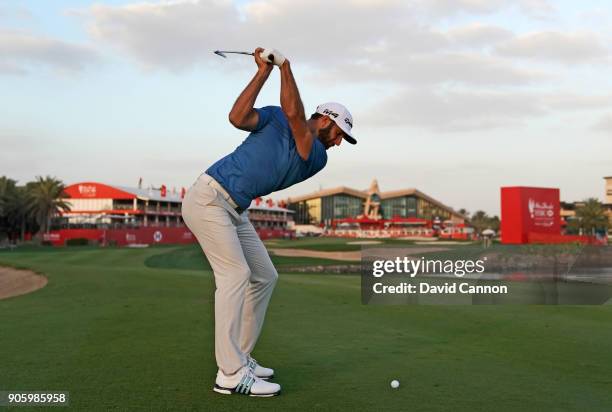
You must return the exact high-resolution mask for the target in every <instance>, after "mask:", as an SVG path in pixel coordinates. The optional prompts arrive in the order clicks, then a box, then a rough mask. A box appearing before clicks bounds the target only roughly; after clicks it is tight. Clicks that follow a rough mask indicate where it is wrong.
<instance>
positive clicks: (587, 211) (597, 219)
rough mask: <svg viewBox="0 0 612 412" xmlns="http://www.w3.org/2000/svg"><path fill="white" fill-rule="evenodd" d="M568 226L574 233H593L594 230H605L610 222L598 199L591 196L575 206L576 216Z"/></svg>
mask: <svg viewBox="0 0 612 412" xmlns="http://www.w3.org/2000/svg"><path fill="white" fill-rule="evenodd" d="M568 226H569V227H568V228H569V229H570V230H571V231H572V232H574V233H582V234H585V235H593V234H595V232H596V231H603V232H607V230H608V228H609V227H610V222H609V221H608V217H607V216H606V215H605V212H604V209H603V207H602V206H601V203H600V202H599V200H597V199H595V198H593V197H592V198H589V199H587V200H585V201H584V205H582V206H580V207H577V208H576V217H575V219H572V220H571V221H570V222H569V225H568Z"/></svg>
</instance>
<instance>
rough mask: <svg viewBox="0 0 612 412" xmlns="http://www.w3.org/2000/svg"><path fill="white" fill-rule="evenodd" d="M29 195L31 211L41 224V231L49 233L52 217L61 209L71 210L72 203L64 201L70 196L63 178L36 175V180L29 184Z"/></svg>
mask: <svg viewBox="0 0 612 412" xmlns="http://www.w3.org/2000/svg"><path fill="white" fill-rule="evenodd" d="M27 189H28V197H29V210H28V211H29V212H30V214H31V216H33V217H34V218H35V219H36V222H37V223H38V225H39V226H40V231H39V233H49V229H50V228H51V219H52V218H53V216H55V215H56V214H57V213H58V212H59V211H69V210H70V205H69V204H68V203H67V202H65V201H64V199H66V198H67V197H68V195H66V193H65V192H64V189H65V186H64V183H62V181H61V180H58V179H56V178H54V177H51V176H46V177H45V178H44V179H43V178H42V177H41V176H37V177H36V181H34V182H30V183H28V184H27Z"/></svg>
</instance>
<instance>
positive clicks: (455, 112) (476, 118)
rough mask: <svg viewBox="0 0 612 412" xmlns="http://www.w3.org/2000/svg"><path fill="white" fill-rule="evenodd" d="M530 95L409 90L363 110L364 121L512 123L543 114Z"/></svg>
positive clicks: (442, 125)
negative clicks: (364, 111) (364, 113)
mask: <svg viewBox="0 0 612 412" xmlns="http://www.w3.org/2000/svg"><path fill="white" fill-rule="evenodd" d="M530 97H531V96H529V95H527V94H521V93H502V92H492V91H487V92H484V91H449V90H435V91H433V90H429V89H423V88H418V89H411V90H407V91H404V92H401V93H398V94H397V95H395V96H392V97H389V98H387V99H386V100H383V101H382V102H381V103H380V104H377V105H375V106H374V107H372V108H370V109H368V110H367V114H366V115H365V120H364V121H366V122H368V123H372V124H377V125H380V126H383V125H385V126H416V127H421V128H425V129H429V130H433V131H438V132H458V131H466V130H475V129H490V128H495V127H501V126H508V125H516V124H517V123H519V122H520V121H522V120H523V119H524V118H526V117H530V116H536V115H541V114H543V113H545V109H544V107H542V106H541V104H539V103H538V102H537V101H534V100H533V99H531V98H530Z"/></svg>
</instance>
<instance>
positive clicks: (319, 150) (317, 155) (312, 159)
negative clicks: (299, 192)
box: [304, 137, 327, 174]
mask: <svg viewBox="0 0 612 412" xmlns="http://www.w3.org/2000/svg"><path fill="white" fill-rule="evenodd" d="M304 161H305V162H306V163H308V164H309V166H310V167H309V169H310V172H311V173H312V174H315V173H317V172H318V171H319V170H321V169H323V168H324V167H325V165H326V164H327V151H326V150H325V146H323V143H321V142H320V141H319V140H318V139H317V138H316V137H315V141H314V142H312V148H311V149H310V154H309V155H308V159H307V160H304Z"/></svg>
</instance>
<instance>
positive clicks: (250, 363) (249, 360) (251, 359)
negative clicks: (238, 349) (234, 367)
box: [247, 355, 257, 370]
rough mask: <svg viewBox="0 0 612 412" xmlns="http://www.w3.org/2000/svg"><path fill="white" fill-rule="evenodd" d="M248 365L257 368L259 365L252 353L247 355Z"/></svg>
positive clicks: (253, 368) (250, 367)
mask: <svg viewBox="0 0 612 412" xmlns="http://www.w3.org/2000/svg"><path fill="white" fill-rule="evenodd" d="M247 365H248V366H249V369H251V370H255V368H256V367H257V361H256V360H255V359H253V358H252V357H251V355H247Z"/></svg>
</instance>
